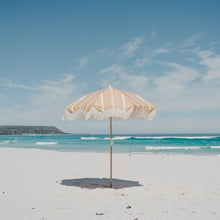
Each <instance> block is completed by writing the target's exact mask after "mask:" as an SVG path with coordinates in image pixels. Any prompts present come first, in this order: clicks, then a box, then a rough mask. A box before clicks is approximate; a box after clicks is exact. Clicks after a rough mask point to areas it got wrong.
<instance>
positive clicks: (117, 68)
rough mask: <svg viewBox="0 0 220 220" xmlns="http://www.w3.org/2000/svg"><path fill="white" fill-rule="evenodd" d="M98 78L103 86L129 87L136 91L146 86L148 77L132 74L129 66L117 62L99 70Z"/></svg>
mask: <svg viewBox="0 0 220 220" xmlns="http://www.w3.org/2000/svg"><path fill="white" fill-rule="evenodd" d="M99 80H100V82H101V84H102V85H104V87H107V86H109V85H111V86H113V87H116V88H123V89H126V88H130V89H132V90H134V91H138V90H141V89H143V87H146V85H147V83H148V78H147V77H146V76H145V75H143V74H142V75H141V74H134V73H132V72H131V70H130V68H129V67H128V68H126V67H124V66H122V65H119V64H114V65H112V66H109V67H107V68H104V69H102V70H100V76H99Z"/></svg>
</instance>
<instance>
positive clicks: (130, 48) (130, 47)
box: [122, 37, 144, 56]
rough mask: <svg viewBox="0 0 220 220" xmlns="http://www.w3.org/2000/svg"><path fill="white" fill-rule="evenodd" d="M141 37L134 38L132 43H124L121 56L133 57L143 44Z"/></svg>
mask: <svg viewBox="0 0 220 220" xmlns="http://www.w3.org/2000/svg"><path fill="white" fill-rule="evenodd" d="M143 41H144V38H143V37H136V38H134V39H133V40H132V41H130V42H127V43H125V44H124V45H123V46H122V48H123V49H124V53H123V55H126V56H134V55H135V52H136V51H137V50H138V49H139V48H140V45H141V44H142V43H143Z"/></svg>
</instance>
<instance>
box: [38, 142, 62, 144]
mask: <svg viewBox="0 0 220 220" xmlns="http://www.w3.org/2000/svg"><path fill="white" fill-rule="evenodd" d="M57 143H58V142H37V143H36V145H55V144H57Z"/></svg>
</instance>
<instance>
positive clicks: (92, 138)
mask: <svg viewBox="0 0 220 220" xmlns="http://www.w3.org/2000/svg"><path fill="white" fill-rule="evenodd" d="M80 139H81V140H97V139H99V138H98V137H81V138H80Z"/></svg>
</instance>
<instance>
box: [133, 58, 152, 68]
mask: <svg viewBox="0 0 220 220" xmlns="http://www.w3.org/2000/svg"><path fill="white" fill-rule="evenodd" d="M150 62H151V58H150V57H144V58H139V59H136V60H135V61H134V67H143V66H145V65H146V64H149V63H150Z"/></svg>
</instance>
